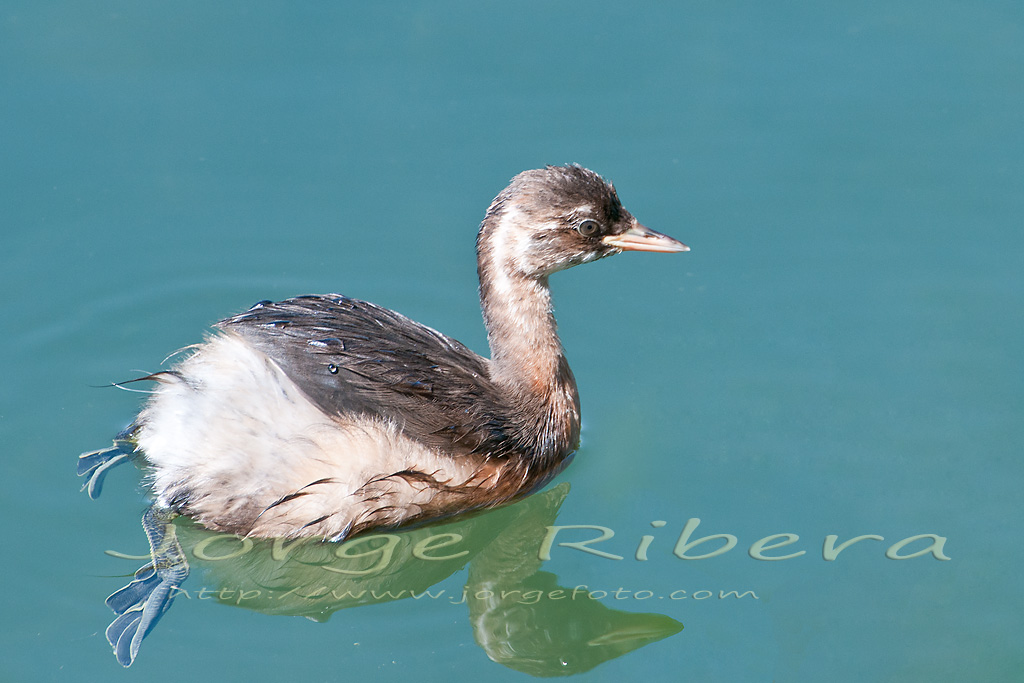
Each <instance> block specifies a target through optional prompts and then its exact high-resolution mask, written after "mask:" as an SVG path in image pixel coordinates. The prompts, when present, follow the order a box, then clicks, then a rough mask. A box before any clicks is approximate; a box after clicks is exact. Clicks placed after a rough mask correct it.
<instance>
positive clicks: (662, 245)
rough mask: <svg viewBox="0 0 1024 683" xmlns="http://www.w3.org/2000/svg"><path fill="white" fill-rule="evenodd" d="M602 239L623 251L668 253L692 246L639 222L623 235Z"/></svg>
mask: <svg viewBox="0 0 1024 683" xmlns="http://www.w3.org/2000/svg"><path fill="white" fill-rule="evenodd" d="M601 241H602V242H604V243H605V244H607V245H608V246H610V247H615V248H616V249H622V250H623V251H660V252H663V253H666V254H668V253H672V252H676V251H690V248H689V247H688V246H686V245H685V244H683V243H682V242H680V241H679V240H676V239H672V238H671V237H669V236H668V235H662V234H661V233H660V232H655V231H653V230H651V229H650V228H647V227H644V226H643V225H640V224H639V223H635V224H634V225H633V227H631V228H630V229H629V230H627V231H626V232H624V233H622V234H621V235H608V236H607V237H605V238H604V239H602V240H601Z"/></svg>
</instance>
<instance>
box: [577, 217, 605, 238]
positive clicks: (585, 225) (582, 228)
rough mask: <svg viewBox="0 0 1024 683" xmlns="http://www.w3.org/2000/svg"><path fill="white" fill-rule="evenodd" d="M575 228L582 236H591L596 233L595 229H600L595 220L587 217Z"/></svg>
mask: <svg viewBox="0 0 1024 683" xmlns="http://www.w3.org/2000/svg"><path fill="white" fill-rule="evenodd" d="M576 229H577V230H578V231H579V233H580V234H581V235H583V236H584V237H593V236H594V235H596V234H597V231H598V230H600V229H601V226H600V225H598V224H597V221H592V220H590V219H589V218H588V219H587V220H585V221H583V222H582V223H580V224H579V226H578V227H577V228H576Z"/></svg>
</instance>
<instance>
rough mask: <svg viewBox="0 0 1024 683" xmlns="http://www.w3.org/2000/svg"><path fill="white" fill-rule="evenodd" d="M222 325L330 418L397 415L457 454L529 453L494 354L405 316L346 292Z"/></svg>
mask: <svg viewBox="0 0 1024 683" xmlns="http://www.w3.org/2000/svg"><path fill="white" fill-rule="evenodd" d="M217 326H218V327H219V328H221V329H222V330H224V331H225V332H229V333H234V334H238V335H240V336H242V337H243V338H245V340H246V341H247V342H248V343H249V344H251V345H252V346H253V347H254V348H256V349H258V350H259V351H261V352H263V353H264V354H266V355H267V356H269V357H270V358H271V359H272V360H273V361H274V362H275V363H277V364H278V365H279V366H280V367H281V369H282V370H283V371H284V372H285V374H286V375H288V377H289V378H291V380H292V381H293V382H295V384H296V385H297V386H298V387H299V388H300V389H301V390H302V391H303V392H304V393H305V394H306V396H308V397H309V398H310V400H311V401H312V402H313V403H314V404H316V405H317V406H318V407H319V408H320V409H321V410H323V411H324V412H326V413H327V414H330V415H346V414H362V415H370V416H378V417H381V418H385V419H389V420H394V421H395V422H396V423H397V424H398V425H399V427H400V428H401V429H402V430H403V432H404V433H405V434H406V435H407V436H409V437H411V438H413V439H416V440H418V441H420V442H422V443H424V444H426V445H428V446H431V447H435V448H440V449H443V450H444V451H446V452H448V453H450V454H452V455H470V454H477V455H486V456H494V457H503V456H507V455H511V454H513V453H516V452H522V450H523V447H524V446H525V445H526V444H523V443H522V440H521V439H520V435H521V433H522V432H521V429H520V426H519V425H517V424H515V423H514V416H515V415H516V411H515V410H513V409H512V408H511V407H510V406H508V405H507V403H506V400H505V399H504V398H503V396H502V393H501V392H500V391H499V390H498V388H497V387H496V386H495V385H494V384H493V383H492V382H491V380H490V378H489V373H488V369H487V362H488V361H487V360H485V359H484V358H482V357H480V356H479V355H477V354H476V353H473V352H472V351H470V350H469V349H468V348H466V347H465V346H464V345H462V344H461V343H459V342H457V341H455V340H454V339H451V338H449V337H446V336H445V335H443V334H441V333H440V332H437V331H435V330H432V329H430V328H429V327H426V326H425V325H420V324H419V323H417V322H414V321H412V320H410V319H409V318H406V317H405V316H403V315H401V314H399V313H395V312H394V311H389V310H387V309H385V308H381V307H380V306H376V305H374V304H371V303H367V302H365V301H358V300H356V299H350V298H348V297H344V296H341V295H337V294H331V295H326V296H303V297H297V298H294V299H287V300H285V301H281V302H277V303H272V302H269V301H264V302H260V303H258V304H256V305H255V306H253V307H252V308H251V309H249V310H248V311H246V312H245V313H241V314H239V315H236V316H234V317H231V318H228V319H226V320H222V321H221V322H219V323H217Z"/></svg>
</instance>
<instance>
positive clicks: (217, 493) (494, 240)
mask: <svg viewBox="0 0 1024 683" xmlns="http://www.w3.org/2000/svg"><path fill="white" fill-rule="evenodd" d="M687 249H688V248H687V247H686V246H685V245H683V244H682V243H680V242H678V241H676V240H674V239H672V238H670V237H667V236H665V235H662V234H659V233H656V232H654V231H652V230H649V229H647V228H645V227H644V226H642V225H640V224H639V223H638V222H637V220H636V219H635V218H633V216H632V215H631V214H630V213H629V212H628V211H626V210H625V209H624V208H623V207H622V205H621V204H620V203H619V198H618V196H617V195H616V193H615V189H614V188H613V187H612V186H611V185H610V184H609V183H607V182H605V181H604V180H603V179H602V178H601V177H600V176H598V175H597V174H596V173H594V172H592V171H589V170H587V169H585V168H582V167H580V166H575V165H573V166H564V167H555V166H549V167H547V168H544V169H538V170H533V171H526V172H524V173H521V174H519V175H518V176H516V177H515V178H513V180H512V182H511V184H510V185H509V186H508V187H507V188H506V189H505V190H504V191H503V192H502V193H501V194H499V195H498V196H497V197H496V198H495V200H494V201H493V203H492V204H491V206H490V208H489V209H488V210H487V214H486V216H485V218H484V220H483V223H482V224H481V226H480V232H479V234H478V236H477V258H478V273H479V277H480V303H481V306H482V308H483V316H484V322H485V324H486V327H487V337H488V342H489V344H490V348H491V358H490V359H489V360H488V359H486V358H482V357H481V356H478V355H477V354H475V353H473V352H472V351H470V350H469V349H468V348H466V347H465V346H463V345H462V344H460V343H459V342H457V341H455V340H453V339H450V338H448V337H446V336H444V335H442V334H440V333H439V332H436V331H434V330H432V329H430V328H429V327H425V326H423V325H420V324H419V323H416V322H413V321H412V320H409V319H408V318H406V317H404V316H402V315H400V314H398V313H395V312H393V311H389V310H386V309H384V308H380V307H379V306H375V305H373V304H370V303H366V302H363V301H356V300H354V299H349V298H347V297H343V296H339V295H327V296H306V297H299V298H295V299H288V300H286V301H281V302H278V303H271V302H269V301H263V302H260V303H258V304H256V305H255V306H253V307H252V308H251V309H250V310H248V311H246V312H245V313H242V314H240V315H237V316H234V317H232V318H228V319H227V320H223V321H221V322H220V323H218V324H217V327H218V328H219V332H220V333H219V334H217V335H215V336H213V337H212V338H210V339H209V340H207V341H206V342H204V343H203V344H201V345H199V346H198V347H196V349H195V350H194V351H193V353H192V354H191V355H190V356H189V357H188V358H186V359H185V360H184V361H182V362H180V363H179V364H177V365H176V366H174V367H173V368H172V369H170V370H167V371H163V372H158V373H156V374H154V375H151V376H150V377H149V378H147V379H153V380H156V381H157V382H158V385H157V387H156V389H155V391H154V392H153V395H152V396H151V397H150V399H149V400H148V402H147V404H146V406H145V408H144V409H143V410H142V412H141V413H140V414H139V416H138V418H137V419H136V421H135V422H134V423H133V425H132V426H131V427H129V429H128V430H126V431H125V432H124V433H123V434H122V435H121V437H120V440H119V441H118V442H117V444H115V448H114V449H108V450H107V451H98V452H96V453H90V454H86V455H84V456H82V461H81V462H80V464H79V473H80V474H88V475H90V489H91V488H92V486H91V485H92V483H93V482H96V483H98V480H99V479H100V478H101V477H102V474H103V472H104V470H105V469H106V468H107V467H108V466H109V465H110V464H112V463H111V460H113V459H116V457H115V456H117V457H120V455H123V456H127V455H128V454H129V452H131V454H134V453H141V454H142V455H143V456H144V458H145V460H146V462H147V463H148V465H149V474H148V481H149V484H150V486H151V487H152V490H153V492H154V494H155V495H156V504H157V506H158V507H160V508H163V509H166V510H170V511H174V512H178V513H181V514H184V515H188V516H191V517H193V518H194V519H196V520H197V521H198V522H200V523H201V524H203V525H205V526H207V527H209V528H211V529H215V530H220V531H227V532H232V533H236V534H239V535H243V536H260V537H296V536H315V537H320V538H324V539H331V540H341V539H344V538H347V537H349V536H351V535H353V534H356V533H359V532H363V531H366V530H368V529H373V528H379V527H397V526H403V525H407V524H411V523H415V522H423V521H427V520H431V519H436V518H440V517H446V516H450V515H453V514H457V513H460V512H463V511H468V510H475V509H480V508H485V507H492V506H496V505H500V504H502V503H506V502H509V501H512V500H514V499H516V498H518V497H521V496H523V495H526V494H528V493H530V492H532V491H534V490H536V489H537V488H539V487H540V486H542V485H543V484H544V483H546V482H547V481H548V480H550V479H551V477H553V476H555V475H556V474H557V473H558V472H559V471H561V470H562V468H564V467H565V465H566V464H568V461H569V458H570V456H571V455H572V453H573V451H575V449H576V448H577V445H578V443H579V432H580V409H579V395H578V393H577V390H576V382H575V380H574V379H573V375H572V372H571V371H570V369H569V364H568V363H567V361H566V359H565V355H564V354H563V351H562V346H561V343H560V342H559V339H558V335H557V333H556V328H555V319H554V317H553V315H552V308H551V296H550V292H549V290H548V276H549V275H551V274H552V273H554V272H556V271H559V270H563V269H565V268H568V267H570V266H574V265H577V264H580V263H586V262H588V261H593V260H596V259H599V258H603V257H605V256H610V255H612V254H617V253H619V252H621V251H625V250H635V251H655V252H677V251H686V250H687ZM118 444H119V445H118ZM118 449H120V455H117V453H118Z"/></svg>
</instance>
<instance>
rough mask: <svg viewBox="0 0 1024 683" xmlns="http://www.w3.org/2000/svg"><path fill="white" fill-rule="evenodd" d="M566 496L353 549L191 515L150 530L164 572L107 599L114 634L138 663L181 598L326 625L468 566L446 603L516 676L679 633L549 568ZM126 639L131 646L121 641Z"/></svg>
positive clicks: (570, 670)
mask: <svg viewBox="0 0 1024 683" xmlns="http://www.w3.org/2000/svg"><path fill="white" fill-rule="evenodd" d="M568 491H569V485H568V484H564V483H563V484H561V485H559V486H556V487H554V488H552V489H550V490H549V491H546V492H544V493H541V494H538V495H536V496H533V497H531V498H528V499H526V500H524V501H522V502H520V503H517V504H515V505H510V506H507V507H505V508H501V509H498V510H494V511H491V512H488V513H484V514H478V515H475V516H472V517H469V518H463V519H460V520H458V521H456V522H451V523H448V524H443V525H434V526H430V527H423V528H418V529H412V530H408V531H401V532H394V533H384V534H373V535H370V536H365V537H359V538H356V539H353V540H351V541H347V542H345V543H321V542H317V541H310V540H308V539H302V540H296V541H283V540H275V541H266V540H258V539H240V538H238V537H236V536H232V535H229V534H218V533H216V532H212V531H209V530H207V529H205V528H203V527H201V526H199V525H197V524H195V523H193V522H191V521H190V520H188V519H186V518H177V519H174V520H173V521H160V520H159V519H157V520H155V521H154V522H153V524H152V526H154V527H157V528H159V527H161V526H162V528H163V531H162V532H160V533H157V535H156V538H154V534H153V533H152V532H151V533H150V541H151V543H152V544H153V545H154V548H155V549H156V550H157V552H156V553H155V556H156V557H157V560H156V562H157V564H158V565H161V567H160V576H158V575H157V573H156V572H153V571H152V569H151V566H152V565H147V567H144V568H143V570H140V573H139V574H138V575H137V578H136V580H135V581H133V582H132V584H130V585H129V586H126V587H125V588H124V589H122V590H121V591H118V592H117V593H115V594H114V595H112V596H111V598H110V599H109V600H108V604H109V605H110V606H111V607H112V608H113V609H114V610H115V611H117V612H118V613H119V615H120V616H119V617H118V619H117V620H115V622H114V623H113V624H111V627H110V629H108V633H107V636H108V639H110V640H111V643H112V645H114V649H115V654H117V656H118V658H119V659H125V658H127V660H128V663H130V662H131V660H133V659H134V657H135V655H136V654H137V651H138V646H139V644H140V643H141V639H142V637H144V636H145V635H146V634H147V633H148V632H149V630H150V629H151V628H152V626H153V625H154V624H155V622H156V619H158V618H159V617H160V615H161V614H162V613H163V612H164V611H166V609H167V607H168V606H169V605H170V602H171V600H172V599H173V598H174V596H175V595H177V596H179V597H182V596H187V597H189V598H194V597H197V595H198V596H199V597H204V598H206V599H215V600H218V601H219V602H221V603H224V604H230V605H234V606H239V607H245V608H247V609H252V610H256V611H259V612H263V613H266V614H281V615H301V616H305V617H308V618H310V619H313V620H316V621H326V620H327V619H328V618H329V617H330V615H331V614H332V613H334V612H335V611H337V610H339V609H344V608H346V607H355V606H359V605H368V604H373V603H378V602H389V601H392V600H398V599H404V598H408V597H413V596H414V595H415V596H420V598H422V597H424V596H426V597H428V598H439V597H441V595H442V593H441V592H440V590H439V589H435V590H433V591H431V590H430V589H431V587H432V586H434V585H435V584H437V583H439V582H440V581H442V580H444V579H445V578H447V577H449V576H451V575H452V574H454V573H455V572H457V571H459V570H460V569H462V568H463V567H464V566H466V565H467V563H468V565H469V578H468V581H467V584H466V587H465V590H464V593H462V594H460V595H454V594H452V595H447V594H444V597H443V599H444V601H445V602H447V603H449V604H455V605H463V604H465V605H468V608H469V614H470V620H471V622H472V625H473V631H474V635H475V638H476V642H477V643H478V644H479V645H480V647H482V648H483V649H484V651H485V652H486V653H487V655H488V657H490V658H491V659H492V660H493V661H495V662H498V663H499V664H502V665H504V666H507V667H509V668H511V669H515V670H518V671H523V672H526V673H529V674H532V675H534V676H560V675H570V674H575V673H579V672H582V671H587V670H589V669H592V668H594V667H595V666H598V665H599V664H601V663H602V662H605V661H608V660H610V659H614V658H616V657H619V656H621V655H623V654H625V653H627V652H630V651H632V650H635V649H637V648H639V647H643V646H644V645H647V644H649V643H653V642H655V641H658V640H661V639H662V638H666V637H668V636H670V635H673V634H675V633H678V632H679V631H680V630H681V629H682V625H681V624H680V623H679V622H677V621H676V620H674V619H672V618H670V617H667V616H664V615H660V614H644V613H632V612H623V611H620V610H615V609H610V608H608V607H607V606H605V605H604V604H602V603H601V601H600V600H596V599H591V598H590V597H589V596H588V595H587V593H586V592H585V591H583V592H581V591H578V590H577V591H576V593H575V594H574V593H573V589H571V588H570V589H566V588H562V587H561V586H559V585H558V579H557V577H556V576H555V575H553V574H551V573H549V572H544V571H540V566H541V561H540V560H539V558H538V550H539V546H540V544H541V542H542V540H543V538H544V534H545V531H546V527H547V526H548V525H551V524H553V523H554V520H555V516H556V515H557V513H558V508H559V507H560V506H561V504H562V501H563V500H564V499H565V496H566V495H567V494H568ZM161 534H162V535H161ZM175 539H176V542H175ZM168 549H170V551H169V552H168ZM176 553H180V556H179V555H176ZM186 562H187V563H188V564H190V565H191V567H192V570H193V572H194V573H199V574H201V575H202V578H203V583H202V585H201V586H199V587H195V588H190V587H189V586H188V585H180V584H181V582H182V581H183V580H184V578H185V576H186V575H187V573H188V564H186ZM161 577H163V580H162V581H161ZM168 577H170V578H168ZM169 584H175V585H172V586H169ZM161 590H163V591H165V592H167V591H169V593H168V595H166V596H165V598H164V599H162V600H160V601H158V602H156V603H154V602H152V601H149V598H150V597H151V596H150V593H151V592H154V591H161ZM428 591H429V592H428ZM552 596H557V597H559V598H561V599H551V598H552ZM147 602H149V604H150V605H153V604H159V606H160V609H159V611H158V612H157V613H155V614H151V615H149V616H148V617H147V616H143V613H144V612H145V611H146V604H147ZM152 609H153V608H152V607H151V608H150V610H151V611H152ZM140 620H142V621H143V622H144V624H143V626H142V627H141V628H140V627H139V621H140ZM136 631H137V632H138V635H135V636H134V637H133V636H132V635H131V634H133V633H135V632H136ZM124 633H128V634H129V636H128V638H127V640H128V641H131V645H130V646H129V644H128V643H126V642H123V641H124V640H125V639H124V638H123V637H122V634H124ZM119 639H120V640H121V641H122V642H120V643H119ZM119 645H120V650H121V651H120V652H119ZM129 647H130V649H131V652H130V654H129V653H128V649H129ZM122 663H125V662H124V661H122Z"/></svg>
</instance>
